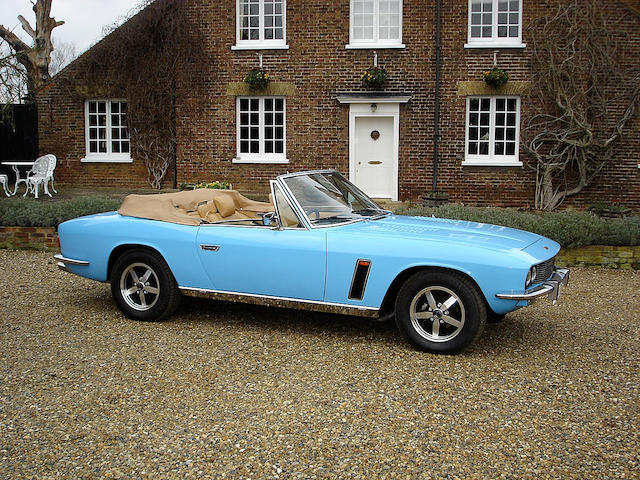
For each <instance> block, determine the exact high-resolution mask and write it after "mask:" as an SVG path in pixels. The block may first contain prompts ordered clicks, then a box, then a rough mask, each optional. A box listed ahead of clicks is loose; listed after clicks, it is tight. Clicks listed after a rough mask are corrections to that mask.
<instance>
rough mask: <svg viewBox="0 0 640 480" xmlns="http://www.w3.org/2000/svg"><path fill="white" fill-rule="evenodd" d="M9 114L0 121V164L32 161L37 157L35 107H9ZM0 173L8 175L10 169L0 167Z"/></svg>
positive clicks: (3, 166)
mask: <svg viewBox="0 0 640 480" xmlns="http://www.w3.org/2000/svg"><path fill="white" fill-rule="evenodd" d="M10 108H11V112H10V113H9V114H8V115H5V116H4V118H5V120H4V121H0V162H6V161H10V160H23V161H33V160H35V159H36V157H37V156H38V112H37V110H36V106H35V105H10ZM0 173H6V174H7V175H9V182H11V183H13V180H14V178H13V177H14V176H15V175H14V173H13V170H11V168H10V167H7V166H5V165H0Z"/></svg>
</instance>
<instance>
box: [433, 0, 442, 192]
mask: <svg viewBox="0 0 640 480" xmlns="http://www.w3.org/2000/svg"><path fill="white" fill-rule="evenodd" d="M441 6H442V0H436V84H435V93H434V107H433V183H432V186H431V190H432V191H433V192H435V191H437V189H438V146H439V145H438V138H439V136H440V131H439V130H440V54H441V52H440V47H441V33H440V8H441Z"/></svg>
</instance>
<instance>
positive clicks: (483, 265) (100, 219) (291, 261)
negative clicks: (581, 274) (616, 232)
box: [55, 170, 569, 353]
mask: <svg viewBox="0 0 640 480" xmlns="http://www.w3.org/2000/svg"><path fill="white" fill-rule="evenodd" d="M269 199H270V202H269V203H267V202H255V201H252V200H249V199H248V198H246V197H244V196H242V195H240V194H239V193H238V192H236V191H233V190H206V189H200V190H193V191H188V192H179V193H166V194H158V195H129V196H128V197H127V198H126V199H125V200H124V202H123V204H122V206H121V208H120V209H119V210H118V212H110V213H103V214H98V215H91V216H87V217H81V218H77V219H74V220H71V221H68V222H65V223H63V224H61V225H60V227H59V229H58V234H59V236H60V245H61V254H60V255H56V256H55V258H56V259H57V260H58V262H59V263H58V266H59V267H60V268H61V269H63V270H65V271H68V272H71V273H75V274H77V275H81V276H83V277H87V278H90V279H93V280H98V281H101V282H106V281H110V282H111V291H112V293H113V298H114V300H115V302H116V304H117V305H118V307H119V308H120V309H121V310H122V311H123V312H124V313H125V314H126V315H127V316H129V317H130V318H133V319H135V320H160V319H162V318H165V317H168V316H170V315H171V314H173V313H174V312H175V311H176V309H177V307H178V302H179V300H180V297H181V294H182V295H190V296H206V297H213V298H217V299H224V300H236V301H243V302H249V303H260V304H266V305H275V306H282V307H292V308H304V309H311V310H320V311H329V312H335V313H344V314H356V315H363V316H370V317H375V318H378V319H387V318H393V317H394V316H395V319H396V322H397V324H398V327H399V329H400V331H401V332H402V334H403V335H404V336H405V337H406V338H407V339H408V340H409V341H410V342H411V343H412V344H413V345H415V346H416V347H418V348H420V349H423V350H427V351H431V352H444V353H453V352H458V351H460V350H462V349H464V348H465V347H467V346H469V345H470V344H472V343H473V342H474V341H475V340H476V339H477V338H478V336H479V335H480V333H481V332H482V329H483V327H484V325H485V322H486V321H487V319H489V321H492V320H494V321H495V320H499V319H500V318H501V317H502V316H504V315H505V314H506V313H508V312H511V311H513V310H515V309H517V308H520V307H524V306H526V305H528V304H529V301H530V300H532V299H534V298H537V297H540V296H543V295H547V296H549V297H550V299H551V300H552V301H553V302H554V303H555V301H556V299H557V298H558V294H559V291H560V287H561V286H562V285H566V284H567V282H568V279H569V271H568V270H567V269H561V268H556V267H555V266H554V258H555V256H556V254H557V253H558V250H559V249H560V246H559V245H558V244H557V243H556V242H554V241H552V240H549V239H547V238H544V237H541V236H540V235H536V234H533V233H529V232H524V231H521V230H514V229H511V228H506V227H498V226H495V225H487V224H480V223H472V222H465V221H456V220H444V219H439V218H422V217H403V216H398V215H393V214H392V213H391V212H389V211H385V210H383V209H381V208H380V207H379V206H378V205H377V204H376V203H375V202H374V201H373V200H371V199H370V198H369V197H368V196H367V195H365V194H364V193H363V192H362V191H360V190H359V189H358V188H357V187H356V186H354V185H353V184H351V183H350V182H349V181H348V180H346V179H345V178H344V177H343V176H342V175H340V173H338V172H336V171H333V170H321V171H311V172H301V173H291V174H286V175H281V176H279V177H277V179H276V180H272V181H271V194H270V195H269Z"/></svg>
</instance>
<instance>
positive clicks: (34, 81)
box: [0, 0, 64, 93]
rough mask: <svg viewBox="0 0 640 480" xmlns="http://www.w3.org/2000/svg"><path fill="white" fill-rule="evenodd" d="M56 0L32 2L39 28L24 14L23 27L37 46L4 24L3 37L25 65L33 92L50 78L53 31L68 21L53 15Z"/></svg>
mask: <svg viewBox="0 0 640 480" xmlns="http://www.w3.org/2000/svg"><path fill="white" fill-rule="evenodd" d="M51 1H52V0H35V2H32V5H33V11H34V13H35V15H36V27H35V29H34V28H33V27H32V26H31V24H29V22H28V21H27V20H26V19H25V18H24V17H23V16H22V15H18V20H20V23H21V24H22V29H23V30H24V31H25V32H27V33H28V34H29V36H30V37H31V38H32V40H33V45H28V44H26V43H25V42H23V41H22V40H21V39H20V37H18V36H17V35H16V34H15V33H13V32H12V31H10V30H8V29H7V28H5V27H4V26H2V25H0V38H2V39H3V40H4V41H5V42H7V43H8V44H9V46H10V47H11V49H12V50H13V52H14V54H15V59H16V60H17V61H18V62H19V63H20V64H21V65H22V66H23V67H24V68H25V70H26V74H27V78H28V90H29V93H32V92H33V91H34V90H35V89H37V88H39V87H40V86H41V85H42V84H43V83H44V82H46V81H47V80H48V79H49V78H50V75H49V63H50V62H51V52H52V51H53V44H52V43H51V32H52V31H53V29H54V28H56V27H59V26H60V25H62V24H64V22H62V21H56V20H55V19H54V18H53V17H51Z"/></svg>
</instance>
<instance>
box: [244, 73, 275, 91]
mask: <svg viewBox="0 0 640 480" xmlns="http://www.w3.org/2000/svg"><path fill="white" fill-rule="evenodd" d="M244 81H245V83H246V84H247V85H249V87H250V88H253V89H255V90H264V89H265V88H267V86H268V85H269V82H270V81H271V79H270V78H269V74H268V73H267V72H265V71H264V70H255V69H254V70H251V71H250V72H249V73H247V76H246V77H244Z"/></svg>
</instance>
